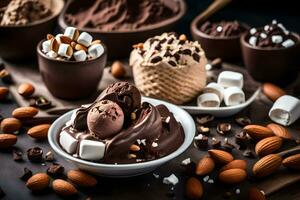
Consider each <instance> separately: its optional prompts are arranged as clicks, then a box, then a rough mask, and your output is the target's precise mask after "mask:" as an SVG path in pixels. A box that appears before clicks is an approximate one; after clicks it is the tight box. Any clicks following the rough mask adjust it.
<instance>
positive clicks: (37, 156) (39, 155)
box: [27, 147, 43, 162]
mask: <svg viewBox="0 0 300 200" xmlns="http://www.w3.org/2000/svg"><path fill="white" fill-rule="evenodd" d="M27 157H28V159H29V160H30V161H31V162H41V161H42V160H43V150H42V149H41V148H40V147H34V148H31V149H28V150H27Z"/></svg>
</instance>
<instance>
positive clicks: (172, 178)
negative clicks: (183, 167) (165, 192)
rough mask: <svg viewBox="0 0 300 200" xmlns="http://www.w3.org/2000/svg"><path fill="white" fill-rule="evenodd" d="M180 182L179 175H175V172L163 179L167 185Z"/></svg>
mask: <svg viewBox="0 0 300 200" xmlns="http://www.w3.org/2000/svg"><path fill="white" fill-rule="evenodd" d="M178 182H179V180H178V178H177V176H175V175H174V174H171V175H170V176H169V177H165V178H164V179H163V183H164V184H167V185H170V184H172V185H176V184H177V183H178Z"/></svg>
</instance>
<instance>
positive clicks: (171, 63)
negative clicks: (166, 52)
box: [168, 60, 176, 67]
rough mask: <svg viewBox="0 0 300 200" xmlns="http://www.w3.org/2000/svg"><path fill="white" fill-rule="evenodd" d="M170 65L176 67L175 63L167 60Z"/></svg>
mask: <svg viewBox="0 0 300 200" xmlns="http://www.w3.org/2000/svg"><path fill="white" fill-rule="evenodd" d="M168 63H169V64H170V65H172V66H173V67H176V62H174V61H173V60H169V62H168Z"/></svg>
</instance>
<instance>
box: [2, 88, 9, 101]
mask: <svg viewBox="0 0 300 200" xmlns="http://www.w3.org/2000/svg"><path fill="white" fill-rule="evenodd" d="M8 93H9V90H8V88H7V87H0V100H4V99H5V98H6V97H7V95H8Z"/></svg>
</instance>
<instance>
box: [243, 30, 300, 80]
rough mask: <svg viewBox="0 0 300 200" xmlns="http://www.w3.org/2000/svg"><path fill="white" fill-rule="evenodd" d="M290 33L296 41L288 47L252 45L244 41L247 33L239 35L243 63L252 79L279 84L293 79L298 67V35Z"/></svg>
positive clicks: (299, 50) (299, 49)
mask: <svg viewBox="0 0 300 200" xmlns="http://www.w3.org/2000/svg"><path fill="white" fill-rule="evenodd" d="M291 34H292V36H293V37H294V39H295V40H296V41H298V42H297V43H296V44H295V45H294V46H292V47H289V48H261V47H254V46H251V45H250V44H249V43H248V41H246V39H248V37H249V34H248V33H245V34H244V35H243V36H242V37H241V48H242V53H243V59H244V63H245V66H246V68H247V70H248V71H249V73H250V75H251V76H252V77H253V78H254V79H256V80H258V81H262V82H273V83H276V84H279V85H286V84H287V83H289V82H291V81H293V78H295V76H296V75H297V71H299V67H300V65H299V64H300V62H299V55H300V37H299V35H298V34H296V33H291Z"/></svg>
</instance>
